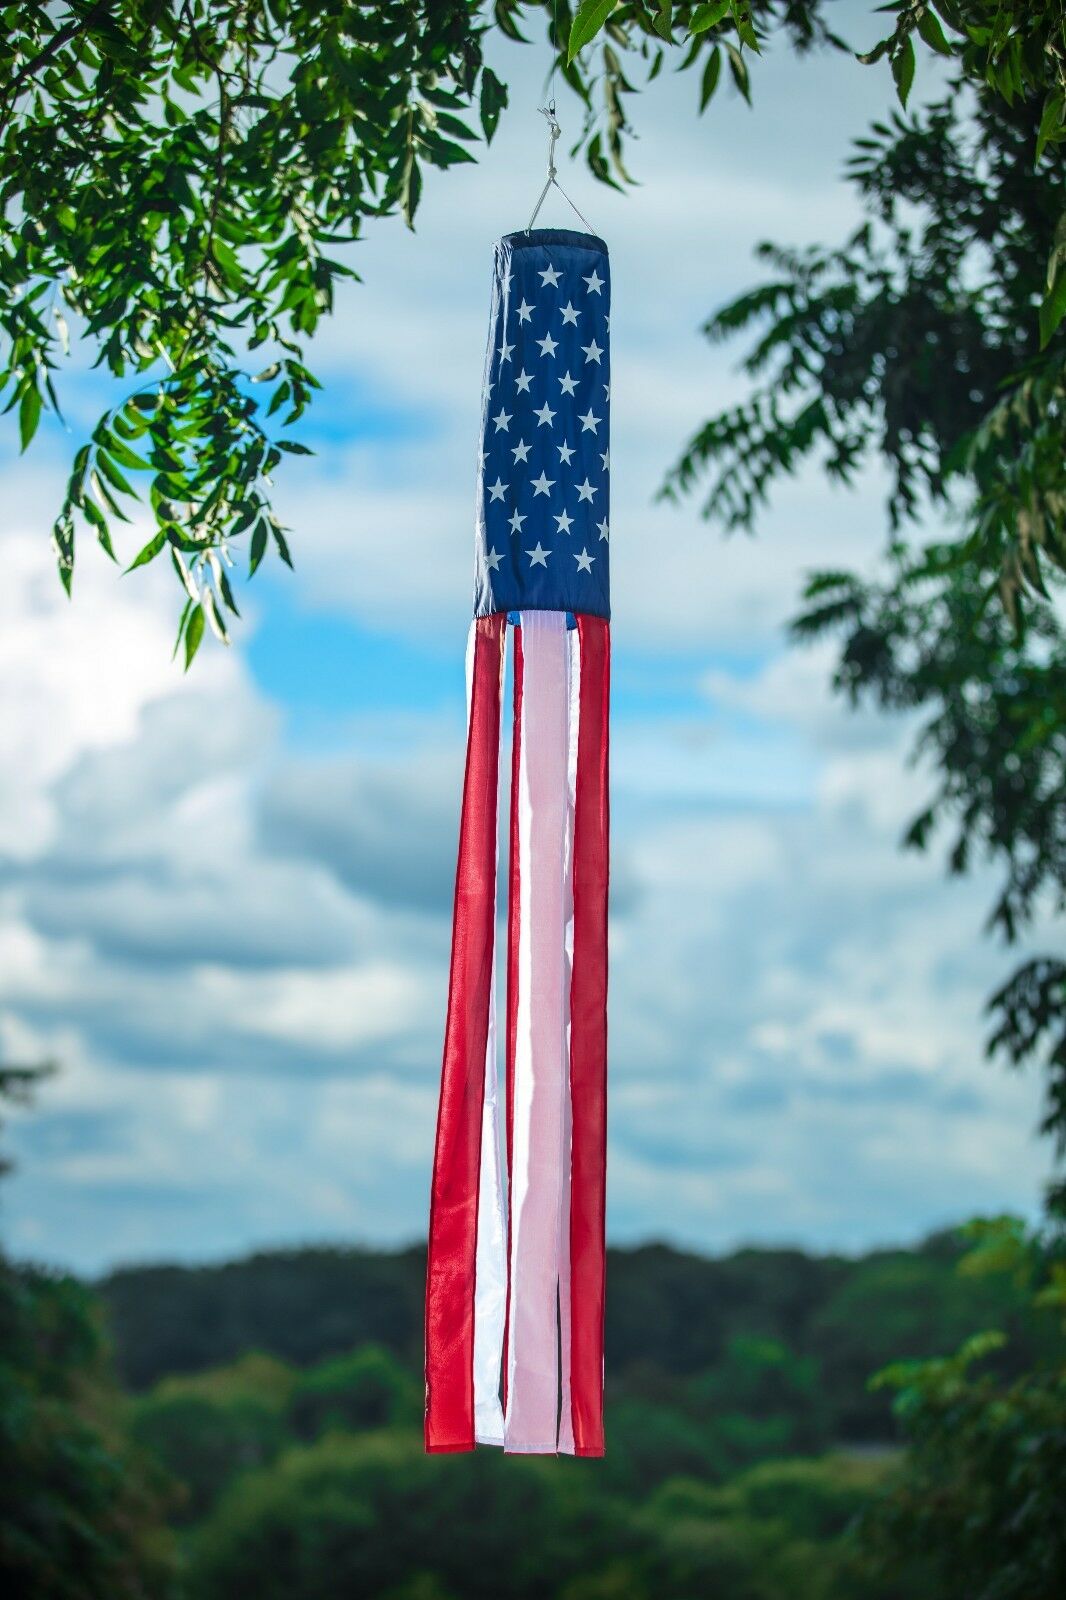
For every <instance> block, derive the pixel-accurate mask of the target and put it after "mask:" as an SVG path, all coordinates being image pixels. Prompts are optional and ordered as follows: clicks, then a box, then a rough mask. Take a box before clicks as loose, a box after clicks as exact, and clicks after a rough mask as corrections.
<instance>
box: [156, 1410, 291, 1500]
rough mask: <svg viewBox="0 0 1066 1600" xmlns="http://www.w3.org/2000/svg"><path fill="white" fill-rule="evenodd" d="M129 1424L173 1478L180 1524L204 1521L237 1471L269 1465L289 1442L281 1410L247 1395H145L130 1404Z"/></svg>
mask: <svg viewBox="0 0 1066 1600" xmlns="http://www.w3.org/2000/svg"><path fill="white" fill-rule="evenodd" d="M129 1429H130V1434H131V1436H132V1438H133V1439H135V1440H136V1442H137V1444H138V1445H140V1446H141V1448H142V1449H143V1450H144V1451H145V1452H147V1453H148V1454H150V1455H151V1456H153V1457H154V1458H155V1459H156V1460H157V1461H159V1462H160V1463H161V1464H162V1465H163V1467H164V1468H165V1469H166V1471H167V1472H168V1473H169V1474H170V1477H171V1478H172V1479H173V1481H174V1485H175V1490H176V1493H175V1495H174V1501H175V1504H174V1510H173V1512H172V1519H173V1520H174V1521H175V1522H176V1523H179V1524H181V1523H186V1522H198V1521H200V1520H201V1519H202V1518H203V1517H205V1516H206V1515H207V1513H208V1512H209V1511H210V1510H211V1508H212V1507H213V1506H214V1504H215V1501H216V1500H217V1499H218V1498H219V1496H220V1495H221V1493H222V1491H223V1489H225V1488H226V1487H227V1485H228V1484H229V1483H230V1482H231V1481H232V1479H233V1478H234V1477H236V1475H237V1474H238V1473H239V1472H244V1471H248V1470H250V1469H252V1468H253V1467H262V1466H265V1465H266V1464H267V1463H268V1462H270V1461H272V1460H273V1459H274V1457H275V1456H276V1455H277V1453H278V1451H279V1450H280V1449H281V1448H282V1446H283V1444H285V1443H286V1437H285V1429H284V1426H283V1423H282V1418H281V1416H280V1415H279V1413H278V1411H277V1410H276V1409H275V1408H274V1407H272V1406H270V1405H268V1404H264V1403H263V1402H262V1401H260V1400H256V1399H249V1398H238V1399H232V1400H225V1401H224V1400H218V1399H208V1398H207V1397H205V1396H202V1395H196V1394H188V1393H187V1394H172V1395H146V1396H143V1397H141V1398H138V1399H137V1400H135V1401H133V1403H132V1404H131V1406H130V1410H129Z"/></svg>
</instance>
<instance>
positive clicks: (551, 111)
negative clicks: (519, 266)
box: [526, 95, 595, 233]
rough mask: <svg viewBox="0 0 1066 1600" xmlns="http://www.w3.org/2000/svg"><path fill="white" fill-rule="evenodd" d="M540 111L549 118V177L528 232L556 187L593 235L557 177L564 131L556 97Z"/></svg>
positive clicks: (530, 221)
mask: <svg viewBox="0 0 1066 1600" xmlns="http://www.w3.org/2000/svg"><path fill="white" fill-rule="evenodd" d="M539 110H540V114H541V116H542V117H547V119H548V176H547V178H546V179H545V181H544V187H543V189H542V190H541V191H540V198H539V199H538V201H537V203H536V205H535V206H534V207H533V215H532V216H531V217H530V219H529V221H528V222H527V223H526V232H527V233H529V232H530V230H531V229H532V227H533V224H534V223H535V222H536V220H537V214H538V213H539V211H540V208H541V206H542V205H543V204H544V202H545V200H546V199H547V196H548V190H549V189H550V188H551V187H552V186H553V185H554V186H555V188H556V189H558V191H559V193H560V194H561V195H562V197H563V199H564V200H565V201H566V203H567V205H568V206H569V207H570V209H571V211H573V212H574V214H575V216H577V218H578V219H579V220H580V221H581V222H583V223H584V224H585V227H586V228H587V229H588V231H589V233H593V232H594V231H595V230H594V229H593V226H592V224H591V223H590V222H589V221H588V220H587V218H586V217H584V216H582V214H581V212H580V211H579V210H578V208H577V206H576V205H575V204H574V202H573V201H572V200H571V198H570V196H569V195H568V194H567V192H566V190H565V189H564V188H563V186H562V184H561V183H560V182H559V179H558V177H557V176H556V173H557V170H558V169H557V168H556V165H555V146H556V145H557V144H558V142H559V135H560V134H561V133H562V131H563V130H562V129H561V128H560V126H559V124H558V122H557V120H556V116H555V96H554V95H552V97H551V99H550V100H549V101H548V104H547V105H546V106H541V107H540V108H539Z"/></svg>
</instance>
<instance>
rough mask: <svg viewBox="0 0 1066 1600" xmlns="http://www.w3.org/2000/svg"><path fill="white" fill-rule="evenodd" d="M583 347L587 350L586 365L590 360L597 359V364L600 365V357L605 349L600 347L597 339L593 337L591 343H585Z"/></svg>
mask: <svg viewBox="0 0 1066 1600" xmlns="http://www.w3.org/2000/svg"><path fill="white" fill-rule="evenodd" d="M581 348H582V350H584V352H585V364H586V366H587V365H588V363H589V362H590V361H595V363H596V365H597V366H599V364H600V357H601V356H602V354H603V351H602V350H601V349H600V347H599V345H598V344H597V343H596V341H595V339H593V341H592V343H591V344H583V345H582V346H581Z"/></svg>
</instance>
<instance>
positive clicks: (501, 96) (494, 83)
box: [480, 67, 507, 143]
mask: <svg viewBox="0 0 1066 1600" xmlns="http://www.w3.org/2000/svg"><path fill="white" fill-rule="evenodd" d="M506 104H507V85H506V84H505V83H501V81H500V79H499V78H498V77H497V76H496V74H495V73H494V72H493V70H492V68H491V67H485V68H484V70H483V71H482V74H481V105H480V110H481V126H482V128H483V130H484V133H485V142H486V143H488V142H489V141H490V140H491V139H492V136H493V134H494V133H495V132H496V125H497V123H498V122H499V120H500V112H501V111H502V110H503V109H504V107H505V106H506Z"/></svg>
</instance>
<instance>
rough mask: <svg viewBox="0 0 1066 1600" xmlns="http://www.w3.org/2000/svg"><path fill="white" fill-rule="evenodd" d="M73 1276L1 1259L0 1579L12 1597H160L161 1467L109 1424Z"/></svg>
mask: <svg viewBox="0 0 1066 1600" xmlns="http://www.w3.org/2000/svg"><path fill="white" fill-rule="evenodd" d="M119 1410H120V1401H119V1395H118V1392H117V1390H116V1389H115V1387H114V1384H113V1382H112V1380H111V1378H110V1375H109V1371H108V1367H107V1362H106V1352H105V1349H104V1346H103V1343H102V1340H101V1335H100V1329H99V1323H98V1318H97V1314H96V1307H95V1306H94V1304H93V1302H92V1300H91V1298H90V1297H89V1295H88V1294H87V1293H86V1291H85V1290H84V1289H83V1288H82V1287H81V1285H80V1284H78V1283H76V1282H74V1281H73V1280H72V1279H70V1278H67V1277H62V1276H53V1275H50V1274H47V1273H43V1272H37V1271H34V1270H33V1269H30V1268H24V1267H16V1266H13V1265H12V1264H11V1263H9V1262H8V1261H6V1260H2V1259H0V1455H2V1457H3V1462H4V1470H3V1472H2V1473H0V1583H2V1584H3V1586H4V1587H5V1589H6V1591H7V1593H8V1594H13V1595H18V1597H19V1600H164V1597H165V1596H166V1595H167V1594H169V1593H170V1591H171V1579H172V1573H173V1561H172V1555H171V1551H170V1543H169V1538H168V1536H167V1533H166V1531H165V1528H164V1526H163V1522H162V1511H163V1498H162V1493H161V1484H160V1482H159V1481H158V1478H157V1474H156V1473H155V1472H154V1470H153V1469H152V1468H151V1466H150V1464H149V1463H148V1461H147V1460H146V1458H144V1457H141V1456H139V1455H138V1454H137V1453H136V1452H135V1451H133V1450H132V1449H131V1448H130V1446H129V1444H128V1442H127V1441H126V1440H125V1438H124V1437H123V1435H122V1433H121V1430H120V1428H119V1427H118V1425H117V1420H116V1419H117V1416H118V1413H119Z"/></svg>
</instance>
